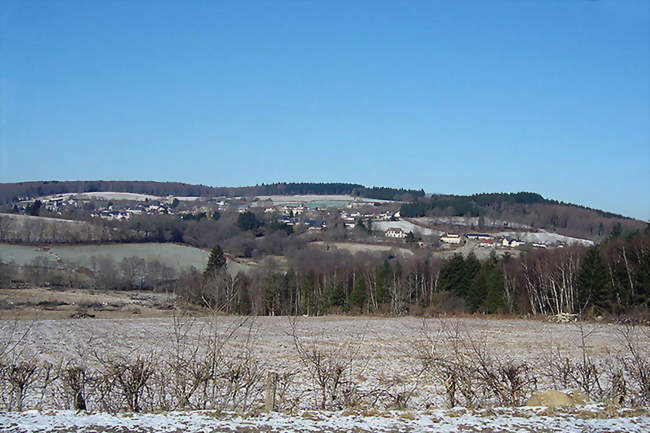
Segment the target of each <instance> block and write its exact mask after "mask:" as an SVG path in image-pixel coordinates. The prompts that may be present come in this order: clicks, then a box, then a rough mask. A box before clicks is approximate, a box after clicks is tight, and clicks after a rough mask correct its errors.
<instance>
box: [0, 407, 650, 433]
mask: <svg viewBox="0 0 650 433" xmlns="http://www.w3.org/2000/svg"><path fill="white" fill-rule="evenodd" d="M0 430H1V431H3V432H6V433H18V432H21V433H22V432H24V433H36V432H39V433H40V432H70V431H75V432H96V433H100V432H107V433H108V432H134V433H145V432H146V433H149V432H169V433H177V432H190V433H195V432H196V433H198V432H201V433H202V432H249V433H256V432H332V433H340V432H356V433H370V432H414V433H416V432H459V431H462V432H468V433H472V432H476V433H478V432H490V433H501V432H503V433H514V432H565V433H573V432H576V433H577V432H580V433H587V432H594V433H597V432H603V433H605V432H610V433H611V432H629V433H637V432H638V433H646V432H648V431H650V415H649V412H648V410H647V409H643V410H616V409H614V410H612V409H609V410H608V409H607V408H605V407H603V406H595V405H592V406H588V407H585V408H581V409H577V410H576V409H555V410H549V409H546V408H539V407H537V408H536V407H531V408H515V409H511V408H491V409H484V410H476V411H469V410H465V409H462V408H457V409H451V410H428V411H423V412H419V413H413V412H408V411H390V412H372V411H365V412H364V411H344V412H322V411H309V412H305V411H301V412H296V413H293V414H283V413H265V414H257V415H253V416H242V415H238V414H234V413H216V412H209V411H194V412H191V411H190V412H168V413H162V414H131V413H129V414H117V415H111V414H106V413H76V412H74V411H69V410H68V411H51V412H38V411H27V412H22V413H20V412H9V413H2V414H0Z"/></svg>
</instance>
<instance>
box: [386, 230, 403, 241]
mask: <svg viewBox="0 0 650 433" xmlns="http://www.w3.org/2000/svg"><path fill="white" fill-rule="evenodd" d="M384 236H386V237H387V238H397V239H404V238H405V237H406V232H405V231H404V230H402V229H401V228H399V227H395V228H390V229H388V230H386V233H384Z"/></svg>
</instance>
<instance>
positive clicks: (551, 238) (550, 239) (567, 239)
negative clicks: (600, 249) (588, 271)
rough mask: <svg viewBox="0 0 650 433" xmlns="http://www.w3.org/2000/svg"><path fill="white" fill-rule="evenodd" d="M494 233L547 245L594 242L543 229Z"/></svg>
mask: <svg viewBox="0 0 650 433" xmlns="http://www.w3.org/2000/svg"><path fill="white" fill-rule="evenodd" d="M494 235H495V236H503V237H512V238H518V239H521V240H523V241H525V242H529V243H541V244H547V245H551V244H557V243H563V244H567V245H571V244H581V245H585V246H591V245H593V244H594V241H591V240H589V239H580V238H573V237H571V236H565V235H561V234H558V233H551V232H547V231H543V230H542V231H539V232H507V231H506V232H499V233H494Z"/></svg>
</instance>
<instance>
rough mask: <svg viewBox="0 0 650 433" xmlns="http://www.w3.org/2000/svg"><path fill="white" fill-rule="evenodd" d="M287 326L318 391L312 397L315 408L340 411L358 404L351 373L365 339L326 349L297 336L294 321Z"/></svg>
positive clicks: (322, 345) (312, 340)
mask: <svg viewBox="0 0 650 433" xmlns="http://www.w3.org/2000/svg"><path fill="white" fill-rule="evenodd" d="M290 325H291V331H290V336H291V338H292V340H293V343H294V347H295V348H296V352H297V353H298V358H299V360H300V363H301V365H302V366H303V367H304V368H305V369H306V370H307V372H308V374H309V376H310V378H311V379H312V380H313V382H314V384H315V387H316V388H317V389H318V393H317V394H318V395H316V394H315V395H314V397H315V399H316V401H317V402H318V403H317V404H318V407H320V408H321V409H327V408H337V409H341V408H343V407H346V405H350V404H353V402H355V401H357V400H358V399H357V398H356V396H357V393H358V390H357V389H356V384H355V382H354V381H353V380H352V370H353V368H354V365H355V361H356V360H357V359H358V358H359V348H360V346H361V344H362V343H363V337H364V335H360V336H359V338H358V339H356V341H350V342H348V343H344V344H335V345H334V347H333V348H331V349H326V348H325V347H324V346H325V345H324V344H323V342H320V343H319V342H318V341H317V340H316V339H315V338H312V339H311V342H308V339H307V338H305V337H301V336H299V335H298V330H297V321H296V319H295V318H293V319H292V320H291V322H290ZM353 340H355V339H353Z"/></svg>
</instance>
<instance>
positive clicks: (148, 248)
mask: <svg viewBox="0 0 650 433" xmlns="http://www.w3.org/2000/svg"><path fill="white" fill-rule="evenodd" d="M209 255H210V252H209V251H208V250H204V249H201V248H195V247H191V246H187V245H178V244H171V243H125V244H103V245H50V246H26V245H15V244H7V243H0V259H1V260H2V261H3V262H5V263H9V262H11V261H13V262H15V263H16V264H17V265H19V266H23V265H29V264H31V263H32V261H33V260H34V259H35V258H43V259H47V260H50V261H51V263H52V264H53V265H54V264H56V263H70V264H73V265H74V266H81V267H86V268H88V267H90V265H91V261H92V257H96V258H99V257H111V258H112V259H113V260H114V261H115V262H116V263H119V262H120V261H121V260H122V259H124V258H126V257H138V258H141V259H145V260H146V261H152V260H157V261H159V262H160V263H162V264H165V265H167V266H171V267H173V268H174V269H176V270H177V271H179V270H182V269H187V268H189V267H191V266H194V267H195V268H196V269H199V270H202V269H204V268H205V265H206V264H207V263H208V257H209ZM250 267H251V265H250V264H245V263H240V262H237V261H234V260H232V259H228V270H229V272H230V273H231V274H237V273H239V272H247V271H248V270H249V269H250Z"/></svg>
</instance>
